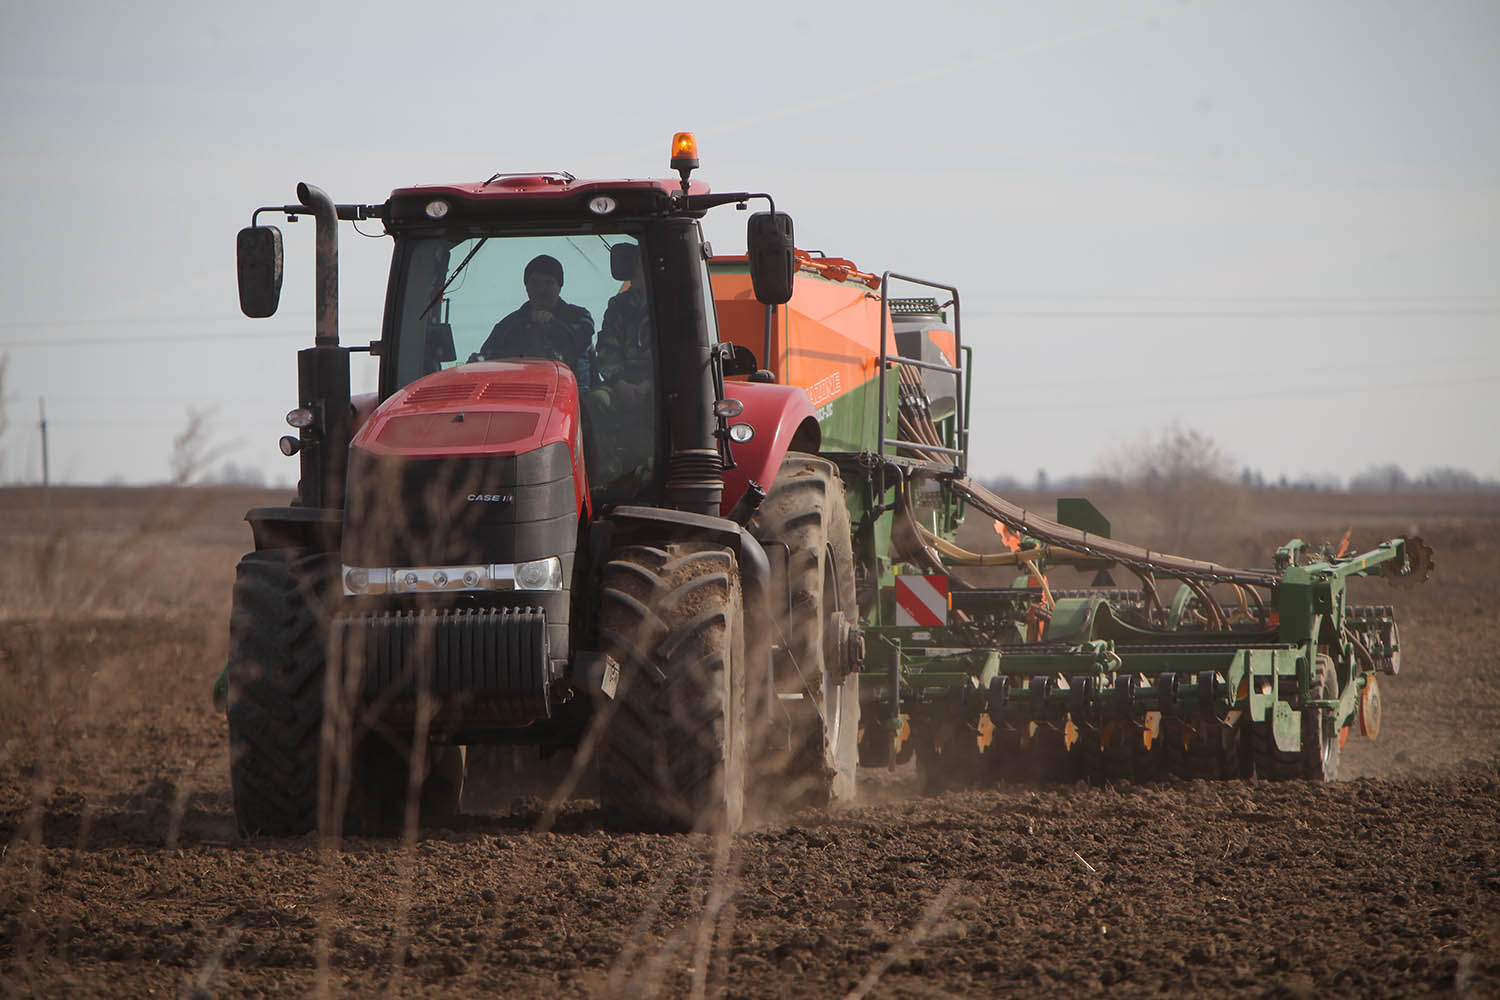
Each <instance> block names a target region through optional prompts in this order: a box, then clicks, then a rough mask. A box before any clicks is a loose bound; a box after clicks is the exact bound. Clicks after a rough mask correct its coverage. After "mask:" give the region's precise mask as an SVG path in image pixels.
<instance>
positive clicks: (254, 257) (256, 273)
mask: <svg viewBox="0 0 1500 1000" xmlns="http://www.w3.org/2000/svg"><path fill="white" fill-rule="evenodd" d="M235 264H236V266H237V267H238V269H239V279H240V312H242V313H244V314H245V315H246V316H249V317H250V318H251V319H265V318H266V317H267V316H274V315H275V314H276V307H277V305H279V304H280V303H281V230H280V229H277V228H276V227H275V226H250V227H248V228H246V229H241V230H240V234H239V237H238V238H237V239H236V240H235Z"/></svg>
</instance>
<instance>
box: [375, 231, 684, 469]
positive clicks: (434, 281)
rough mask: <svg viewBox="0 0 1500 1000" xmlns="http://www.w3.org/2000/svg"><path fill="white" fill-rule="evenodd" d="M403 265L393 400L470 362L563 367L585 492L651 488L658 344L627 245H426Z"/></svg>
mask: <svg viewBox="0 0 1500 1000" xmlns="http://www.w3.org/2000/svg"><path fill="white" fill-rule="evenodd" d="M399 260H400V261H401V262H402V263H401V266H402V267H403V270H404V273H402V274H400V275H398V276H397V279H396V280H397V286H398V288H399V293H400V299H399V303H398V308H399V313H398V315H397V317H396V323H397V329H396V330H395V331H393V332H394V333H395V335H396V336H395V344H396V345H397V347H396V351H395V357H394V359H392V360H394V363H395V373H394V374H395V380H394V381H395V384H394V385H391V386H390V387H389V388H390V389H395V388H399V387H401V386H404V385H406V384H408V383H410V382H413V381H415V380H416V379H418V378H421V377H422V376H424V375H427V374H430V373H432V372H435V371H438V370H440V369H445V368H452V367H454V366H456V365H464V364H471V363H473V362H476V361H489V360H495V359H498V358H522V357H524V358H543V359H547V360H552V361H557V362H560V363H562V364H564V365H567V366H568V367H569V368H570V369H571V370H572V371H573V374H574V376H575V377H576V378H577V380H578V395H579V406H580V409H581V411H582V415H583V432H584V448H585V464H586V466H587V468H588V474H589V482H590V485H591V487H592V488H593V489H594V490H595V491H596V492H597V491H600V490H603V491H605V492H606V494H619V495H621V496H625V495H630V494H632V493H633V492H635V491H636V490H638V489H639V487H640V486H641V485H643V484H644V483H646V482H648V481H650V479H651V478H652V473H653V468H652V466H653V456H654V454H655V445H656V440H657V412H656V410H657V408H656V405H655V400H656V398H657V393H656V391H655V382H656V356H655V355H656V337H655V335H654V331H653V328H652V323H653V321H652V313H651V307H650V306H651V301H650V297H649V294H648V290H647V287H646V281H645V277H644V274H643V270H642V268H641V265H640V262H641V248H640V246H639V244H638V243H637V241H636V239H635V238H634V237H633V236H631V235H629V234H624V233H613V234H608V235H594V234H591V235H587V236H582V235H576V234H574V235H536V236H505V237H498V236H497V237H487V236H453V237H428V238H422V239H412V240H409V241H408V242H407V244H406V246H405V248H404V253H402V254H401V256H400V258H399Z"/></svg>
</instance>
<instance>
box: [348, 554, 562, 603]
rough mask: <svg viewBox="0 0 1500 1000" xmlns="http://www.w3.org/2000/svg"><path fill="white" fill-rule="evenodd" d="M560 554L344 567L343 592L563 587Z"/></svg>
mask: <svg viewBox="0 0 1500 1000" xmlns="http://www.w3.org/2000/svg"><path fill="white" fill-rule="evenodd" d="M562 589H563V575H562V560H561V559H559V558H558V557H557V556H549V557H547V558H546V559H533V560H530V561H528V562H519V563H490V564H488V565H483V566H405V567H394V568H373V569H372V568H368V567H364V566H345V567H344V596H345V597H364V596H368V595H372V594H430V593H458V592H463V591H476V590H477V591H483V590H562Z"/></svg>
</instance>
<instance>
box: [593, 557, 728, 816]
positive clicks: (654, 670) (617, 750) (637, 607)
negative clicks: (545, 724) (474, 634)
mask: <svg viewBox="0 0 1500 1000" xmlns="http://www.w3.org/2000/svg"><path fill="white" fill-rule="evenodd" d="M599 633H600V638H601V640H602V642H603V644H604V646H605V649H606V652H608V653H609V655H610V656H612V657H613V658H614V660H615V662H617V663H618V664H619V665H620V679H619V683H618V686H617V687H616V690H615V697H614V700H613V702H611V703H609V704H607V705H605V706H604V707H603V708H602V709H601V716H600V717H601V724H602V725H603V726H604V731H603V734H602V740H601V744H600V752H599V800H600V805H601V806H602V807H603V809H604V813H605V816H606V819H607V820H608V821H609V822H610V824H611V825H614V826H618V827H624V828H627V829H646V830H661V831H669V832H687V831H694V830H710V831H715V832H718V831H726V832H734V831H736V830H738V829H739V827H740V824H741V822H742V821H743V818H744V800H745V753H746V750H745V747H746V741H745V669H746V660H745V628H744V609H743V605H742V602H741V596H740V578H739V567H738V565H737V564H736V562H735V559H734V556H733V554H732V553H731V552H730V550H728V549H726V548H723V547H721V546H716V545H709V544H705V543H694V542H680V543H672V544H666V545H661V546H631V547H627V548H623V549H621V550H619V551H618V552H616V553H615V554H614V556H613V557H612V558H611V560H610V561H609V563H608V564H607V565H606V566H605V567H604V579H603V586H602V589H601V593H600V600H599Z"/></svg>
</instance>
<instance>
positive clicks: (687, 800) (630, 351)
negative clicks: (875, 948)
mask: <svg viewBox="0 0 1500 1000" xmlns="http://www.w3.org/2000/svg"><path fill="white" fill-rule="evenodd" d="M672 166H673V168H674V169H676V170H677V172H678V175H679V178H680V179H678V180H596V181H588V180H578V179H577V178H575V177H573V176H572V175H569V174H562V173H559V174H522V175H512V174H496V175H494V176H492V177H490V178H488V179H487V180H484V181H482V182H476V183H467V184H451V185H437V186H430V187H411V188H402V189H400V190H397V191H394V192H392V194H391V195H390V197H389V198H388V199H387V200H386V201H385V202H384V203H383V204H378V205H339V204H335V203H334V202H333V201H331V200H330V199H329V198H328V196H327V195H325V194H324V193H323V192H322V191H320V190H318V189H317V188H314V187H312V186H310V185H306V184H302V185H298V188H297V197H298V203H297V204H295V205H285V206H275V207H269V208H262V209H259V210H257V212H256V213H255V217H254V218H252V226H251V227H250V228H247V229H245V230H242V231H241V232H240V234H239V241H238V262H239V277H240V300H241V307H242V309H243V311H244V312H245V313H246V315H249V316H253V317H259V316H269V315H271V314H272V313H273V312H274V311H275V309H276V305H277V301H278V299H279V295H280V285H281V258H282V245H281V235H280V232H279V231H278V230H277V229H276V228H274V227H271V226H263V225H259V224H258V218H259V216H260V214H261V213H263V212H280V213H282V214H284V215H286V216H287V217H288V218H289V219H291V220H293V221H295V219H296V217H297V216H299V215H310V216H312V217H313V218H314V219H315V220H316V226H317V241H316V243H317V286H316V299H317V336H316V340H315V343H314V346H312V347H309V348H306V349H304V350H302V351H300V352H299V355H298V375H299V380H298V384H299V394H300V399H299V402H298V406H297V407H296V408H295V409H294V410H292V411H291V413H289V414H288V418H287V419H288V422H289V423H290V424H291V425H292V426H293V427H294V428H296V430H297V433H296V435H295V436H292V435H289V436H287V437H285V438H283V439H282V443H281V447H282V451H283V452H284V453H285V454H287V455H299V456H300V461H301V482H300V484H299V487H298V492H297V496H296V497H295V499H293V500H292V502H291V503H290V505H288V506H285V507H266V508H258V509H255V510H252V511H250V512H249V513H248V514H247V520H248V521H249V522H250V524H251V527H252V530H253V533H254V539H255V551H254V552H251V553H250V554H248V555H246V556H245V557H244V559H243V560H242V561H241V562H240V565H239V570H238V580H237V582H236V585H235V591H234V605H233V612H232V617H231V621H230V651H229V657H228V664H227V667H226V676H227V711H228V720H229V736H230V745H231V751H232V763H231V775H232V784H233V791H234V808H235V815H236V817H237V820H238V823H239V826H240V829H241V830H242V832H244V833H246V834H256V833H267V834H295V833H300V832H303V831H307V830H310V829H313V828H315V827H318V826H320V825H321V826H323V827H325V828H329V827H330V825H331V828H333V829H338V828H339V827H340V826H342V827H343V828H345V829H351V830H360V829H365V830H374V829H382V828H389V827H391V826H393V825H395V824H396V823H398V822H400V821H401V820H402V818H403V817H404V816H406V815H408V813H407V811H406V810H407V809H408V808H410V807H412V806H418V807H419V808H420V810H421V812H422V813H423V814H424V815H425V816H427V817H434V818H435V817H438V816H441V815H442V814H444V813H447V812H452V811H454V810H456V808H457V806H458V797H459V793H460V788H461V785H462V780H463V771H464V752H463V748H464V747H467V746H473V745H479V744H502V745H504V744H510V745H530V746H535V747H539V748H541V749H542V751H543V752H551V751H554V750H559V749H567V748H572V749H575V750H579V751H580V756H582V757H587V758H590V759H592V760H594V761H596V762H597V767H598V776H599V796H600V800H601V804H602V806H603V808H604V810H605V812H606V814H607V815H609V816H612V817H614V818H615V820H616V821H618V822H620V823H622V824H625V825H628V826H631V827H646V828H656V829H668V830H689V829H707V828H715V829H734V828H736V827H737V826H738V825H739V823H740V822H741V818H742V813H743V803H744V799H745V790H746V787H747V783H752V782H753V781H754V780H755V779H756V777H757V776H758V777H760V778H762V779H765V781H764V783H765V784H766V785H767V786H771V787H778V788H783V789H785V788H791V789H795V790H796V791H795V793H794V794H795V797H796V799H797V800H798V801H799V802H805V801H808V800H815V801H827V800H828V799H830V798H832V797H835V796H838V795H843V794H852V788H853V770H854V766H855V756H856V729H857V726H858V716H859V697H858V663H857V659H858V656H859V649H860V648H861V647H860V644H859V642H858V628H857V621H856V619H857V615H856V614H855V613H854V611H853V608H854V598H853V587H854V582H853V574H854V570H853V566H852V556H851V554H850V546H849V535H850V531H849V523H848V513H847V511H846V510H845V505H844V500H843V484H842V481H841V480H840V477H839V473H838V471H837V470H836V469H835V468H834V467H833V466H832V464H831V463H829V462H826V461H824V460H822V459H820V458H818V457H817V456H816V452H817V449H818V444H819V429H818V422H817V420H816V419H815V418H814V414H813V410H812V406H811V404H810V402H809V400H808V397H807V395H806V393H804V392H803V391H802V390H801V389H799V388H795V387H792V386H786V385H777V384H774V382H773V381H772V380H771V379H770V377H769V373H767V372H764V371H758V370H757V364H756V361H755V359H754V357H753V355H752V354H751V353H750V352H749V351H747V350H746V349H745V348H743V347H741V348H735V347H733V346H732V345H729V344H727V343H722V342H721V341H720V339H719V336H718V331H717V328H716V323H715V310H714V304H713V297H712V294H713V293H712V290H711V287H710V282H709V275H708V270H707V256H708V253H707V247H706V244H705V243H704V241H703V238H702V235H701V232H700V228H699V220H700V219H701V218H702V217H703V215H704V214H705V213H706V212H707V211H709V210H710V209H712V208H714V207H716V206H722V205H728V204H734V205H736V206H738V207H739V208H742V209H743V208H745V207H746V204H747V203H748V202H749V201H751V200H754V199H763V200H765V201H767V202H768V203H769V202H770V199H769V197H768V196H766V195H761V194H751V193H744V192H741V193H729V194H711V193H710V192H709V190H708V188H707V187H706V186H705V185H702V184H699V183H695V182H690V180H689V174H690V173H691V171H692V170H693V169H695V168H696V166H697V153H696V145H695V143H694V142H693V141H692V138H691V136H689V135H686V134H683V135H680V136H678V137H677V138H676V139H674V146H673V159H672ZM366 219H376V220H379V221H380V222H381V223H382V224H383V225H384V227H385V232H386V234H387V235H388V236H390V237H391V238H392V242H393V253H392V260H391V271H390V281H389V287H388V289H387V292H386V297H385V303H386V307H385V315H384V321H383V326H382V329H381V333H380V337H379V339H378V340H375V341H373V342H371V343H369V344H368V345H365V344H361V345H359V346H345V345H342V344H341V343H340V341H339V330H338V261H337V235H336V230H337V224H338V221H339V220H349V221H354V220H366ZM791 230H792V227H791V220H790V218H789V217H787V216H786V215H785V214H781V213H778V212H776V211H775V206H774V204H771V205H770V211H767V212H761V213H756V214H753V215H751V216H750V218H749V239H748V244H749V268H750V271H751V275H752V278H753V280H754V289H755V297H756V298H757V299H758V300H759V301H760V302H761V303H763V304H764V307H765V309H766V310H767V313H768V323H769V321H770V315H769V314H771V313H773V312H774V310H775V309H776V307H777V305H778V304H780V303H784V302H786V301H787V299H788V298H789V297H790V295H791V287H792V272H793V268H794V257H793V250H792V231H791ZM768 329H769V326H768ZM366 350H368V351H369V352H370V353H372V354H374V355H376V356H378V358H379V362H380V375H379V390H378V392H377V393H376V394H375V396H374V397H373V398H355V399H353V400H351V396H350V386H349V353H350V352H351V351H366ZM726 375H749V379H748V380H747V381H737V382H733V383H728V384H726V382H725V376H726ZM731 420H732V421H733V423H734V425H735V427H734V430H733V433H731V428H730V422H731ZM730 469H733V470H735V471H734V473H733V475H732V478H731V482H733V483H735V484H738V486H739V488H738V489H728V490H726V486H725V472H726V470H730ZM768 550H769V551H770V556H771V557H770V558H769V559H768ZM773 562H774V563H775V570H774V572H773V569H772V563H773Z"/></svg>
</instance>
